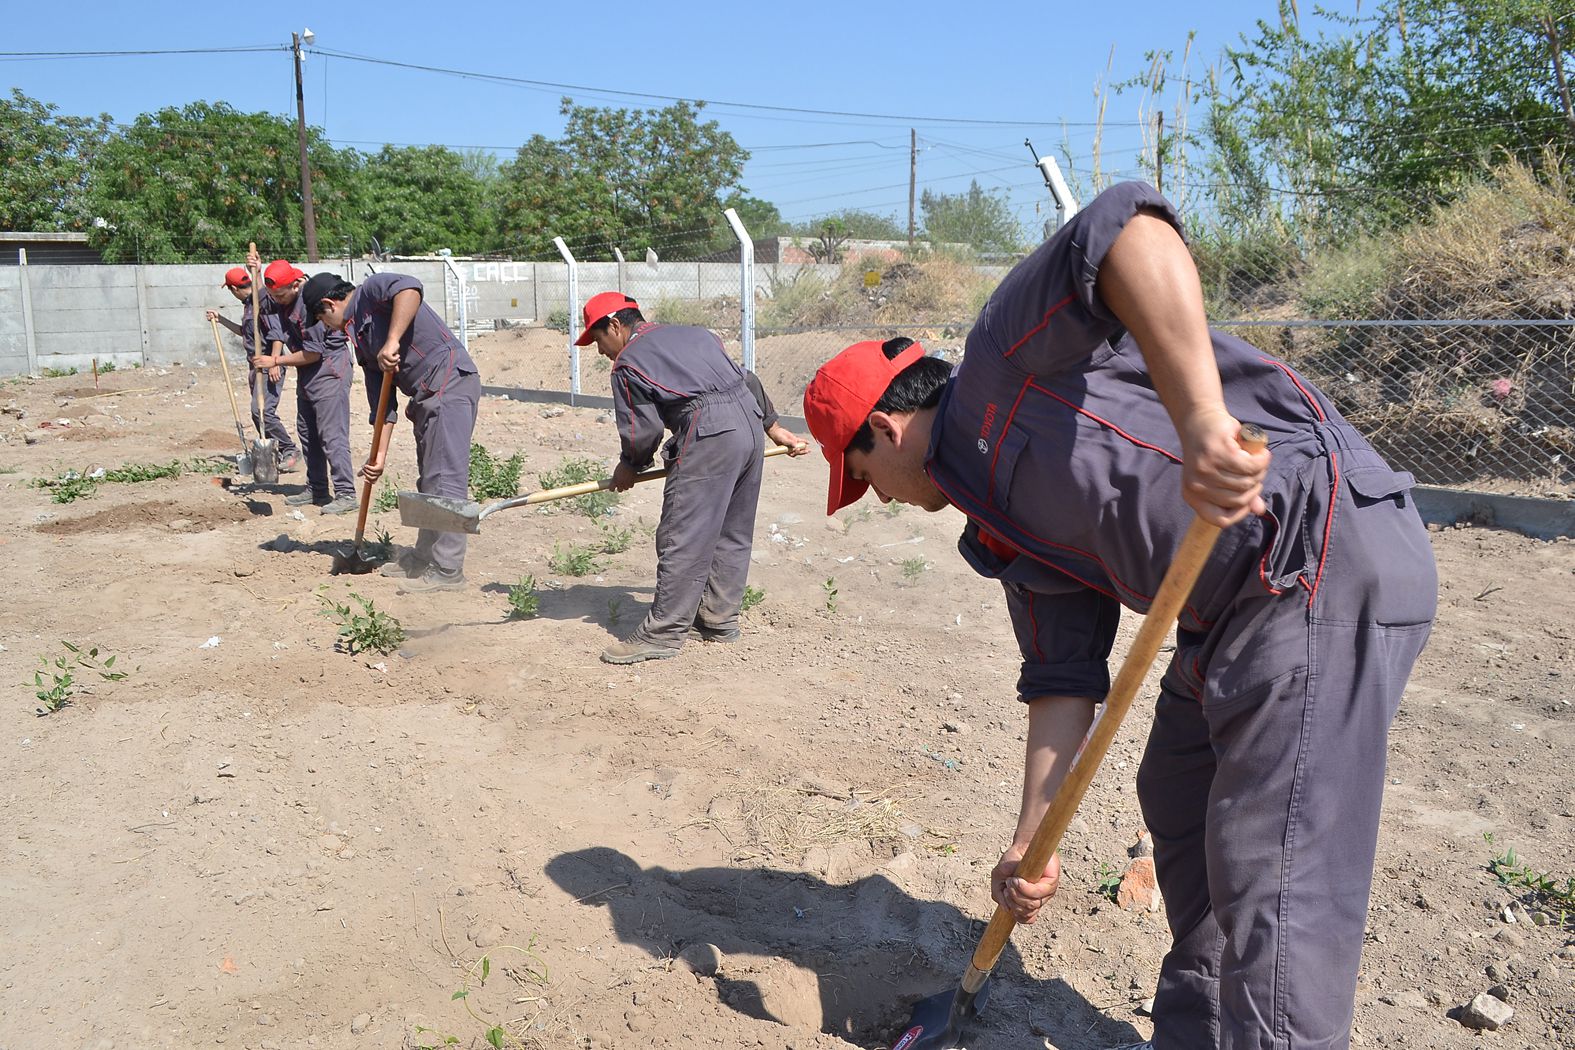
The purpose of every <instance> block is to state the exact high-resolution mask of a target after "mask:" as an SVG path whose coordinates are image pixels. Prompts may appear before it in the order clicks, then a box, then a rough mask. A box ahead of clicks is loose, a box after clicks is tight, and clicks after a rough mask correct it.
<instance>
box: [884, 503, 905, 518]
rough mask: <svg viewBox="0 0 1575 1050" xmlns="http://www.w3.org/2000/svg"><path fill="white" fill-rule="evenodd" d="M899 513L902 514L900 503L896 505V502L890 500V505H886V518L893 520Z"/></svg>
mask: <svg viewBox="0 0 1575 1050" xmlns="http://www.w3.org/2000/svg"><path fill="white" fill-rule="evenodd" d="M901 513H902V504H901V503H898V502H897V501H896V500H892V501H891V502H890V503H888V504H886V517H888V518H895V517H896V516H897V515H899V514H901Z"/></svg>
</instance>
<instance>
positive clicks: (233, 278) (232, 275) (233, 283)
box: [224, 266, 252, 288]
mask: <svg viewBox="0 0 1575 1050" xmlns="http://www.w3.org/2000/svg"><path fill="white" fill-rule="evenodd" d="M251 283H252V275H251V274H250V273H248V272H247V271H246V267H244V266H232V267H230V268H229V269H228V270H225V271H224V287H226V288H245V287H246V286H247V285H248V284H251Z"/></svg>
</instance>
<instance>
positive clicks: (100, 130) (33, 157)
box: [0, 88, 110, 230]
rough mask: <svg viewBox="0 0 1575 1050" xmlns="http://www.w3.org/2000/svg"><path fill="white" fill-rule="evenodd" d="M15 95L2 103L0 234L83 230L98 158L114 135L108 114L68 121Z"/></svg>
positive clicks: (88, 222) (14, 91)
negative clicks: (89, 184) (87, 195)
mask: <svg viewBox="0 0 1575 1050" xmlns="http://www.w3.org/2000/svg"><path fill="white" fill-rule="evenodd" d="M57 109H58V107H56V106H55V105H53V104H52V103H48V102H41V101H39V100H38V99H35V98H30V97H28V96H27V95H24V94H23V93H22V92H21V90H19V89H17V88H12V89H11V97H10V98H8V99H7V98H0V229H4V230H82V229H86V228H88V227H89V226H91V225H92V214H91V213H90V211H89V209H88V207H87V203H86V201H85V200H84V196H85V192H86V189H87V181H88V170H89V167H90V166H91V164H92V162H93V157H94V155H95V154H96V153H97V152H98V150H99V149H100V148H101V147H102V146H103V144H104V142H105V140H106V139H108V138H109V135H110V119H109V114H107V113H105V114H101V115H99V116H97V117H68V116H61V115H59V114H58V112H57Z"/></svg>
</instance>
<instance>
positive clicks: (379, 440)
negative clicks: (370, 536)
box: [332, 372, 394, 576]
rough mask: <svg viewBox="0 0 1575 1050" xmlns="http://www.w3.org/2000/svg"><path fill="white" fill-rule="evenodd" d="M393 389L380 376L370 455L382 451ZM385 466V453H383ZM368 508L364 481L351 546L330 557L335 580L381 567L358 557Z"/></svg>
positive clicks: (387, 376)
mask: <svg viewBox="0 0 1575 1050" xmlns="http://www.w3.org/2000/svg"><path fill="white" fill-rule="evenodd" d="M393 389H394V373H393V372H384V373H383V389H382V390H380V391H378V394H377V416H376V418H375V421H374V422H373V423H372V455H374V456H375V455H377V450H378V449H380V448H382V447H383V427H384V425H385V422H384V420H385V418H386V417H387V416H388V395H389V394H390V393H391V392H392V391H393ZM383 460H384V463H385V465H386V464H387V461H388V453H387V452H384V453H383ZM371 506H372V479H371V478H367V479H366V484H364V485H362V486H361V510H360V511H359V512H358V513H357V514H356V518H355V546H353V547H351V548H350V550H348V551H344V552H342V553H339V554H335V555H334V567H333V570H332V572H333V574H334V575H335V576H339V575H342V574H344V573H349V574H350V575H352V576H364V575H366V574H367V573H369V572H372V571H374V570H376V569H377V568H378V567H379V566H380V565H382V564H383V559H381V558H369V557H367V556H366V555H365V554H362V553H361V545H362V544H363V543H364V542H365V541H366V512H367V509H368V508H370V507H371Z"/></svg>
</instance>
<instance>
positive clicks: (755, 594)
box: [740, 583, 766, 612]
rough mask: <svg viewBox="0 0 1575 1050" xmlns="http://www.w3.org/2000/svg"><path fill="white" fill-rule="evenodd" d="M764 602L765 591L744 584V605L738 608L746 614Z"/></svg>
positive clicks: (752, 585)
mask: <svg viewBox="0 0 1575 1050" xmlns="http://www.w3.org/2000/svg"><path fill="white" fill-rule="evenodd" d="M765 600H766V592H765V591H763V590H761V589H760V588H759V587H756V586H755V585H754V584H752V583H751V584H746V585H745V587H744V603H743V605H742V606H740V608H742V609H743V611H744V612H748V611H749V610H751V609H753V608H754V607H755V606H757V605H759V604H760V603H761V602H763V601H765Z"/></svg>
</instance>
